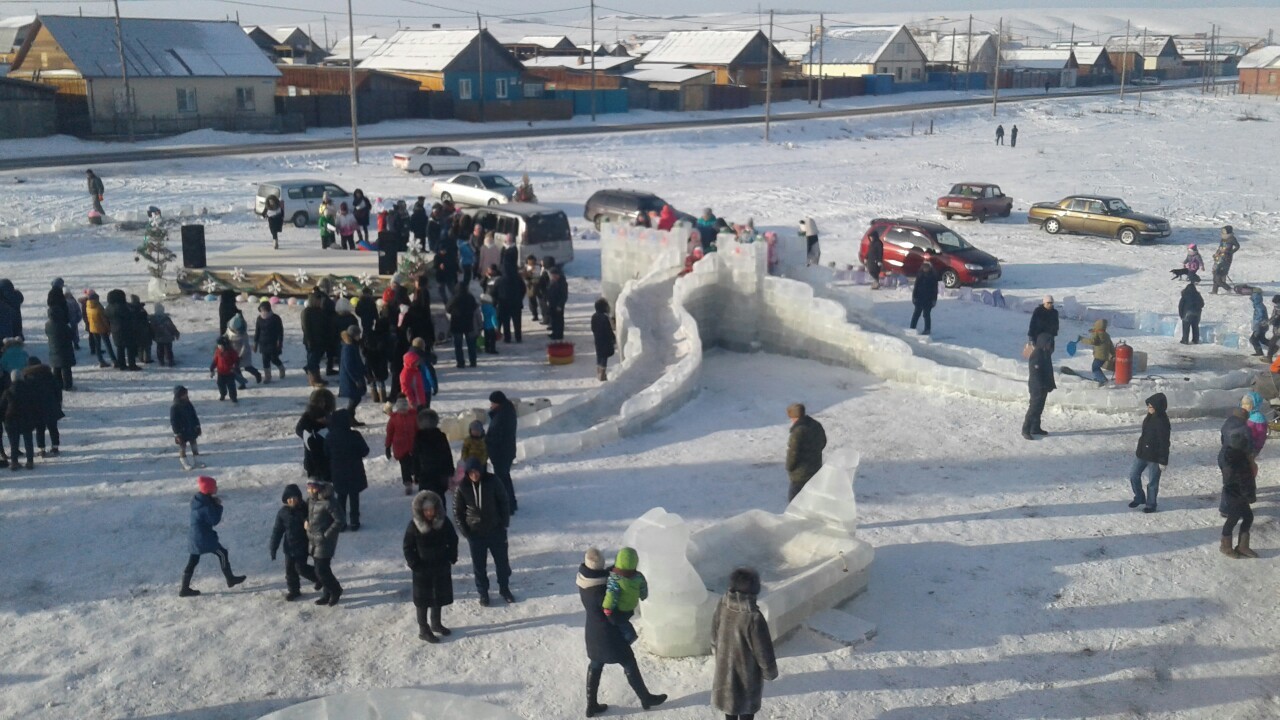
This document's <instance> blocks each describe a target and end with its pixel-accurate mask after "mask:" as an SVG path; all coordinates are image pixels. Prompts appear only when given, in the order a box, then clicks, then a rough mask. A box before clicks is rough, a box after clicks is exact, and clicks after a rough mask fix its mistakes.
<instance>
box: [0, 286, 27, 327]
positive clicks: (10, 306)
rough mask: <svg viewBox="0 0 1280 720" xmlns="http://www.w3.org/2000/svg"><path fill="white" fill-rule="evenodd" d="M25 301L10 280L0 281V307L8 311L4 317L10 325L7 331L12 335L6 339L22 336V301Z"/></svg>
mask: <svg viewBox="0 0 1280 720" xmlns="http://www.w3.org/2000/svg"><path fill="white" fill-rule="evenodd" d="M25 299H26V298H24V297H23V295H22V292H21V291H20V290H18V289H17V288H15V287H14V286H13V281H12V280H9V279H8V278H5V279H2V280H0V305H4V306H5V310H7V311H8V312H5V313H4V315H5V320H7V321H8V324H9V325H10V330H9V331H10V332H11V333H12V335H8V336H7V337H14V336H19V335H23V332H22V301H23V300H25Z"/></svg>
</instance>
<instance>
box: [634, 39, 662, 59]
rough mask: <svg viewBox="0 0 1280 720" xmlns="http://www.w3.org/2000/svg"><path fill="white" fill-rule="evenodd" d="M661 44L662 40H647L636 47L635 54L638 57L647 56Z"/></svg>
mask: <svg viewBox="0 0 1280 720" xmlns="http://www.w3.org/2000/svg"><path fill="white" fill-rule="evenodd" d="M661 44H662V38H649V39H648V40H645V41H644V42H642V43H640V44H639V45H637V46H636V49H635V54H636V55H640V56H642V57H643V56H645V55H648V54H649V53H651V52H653V49H654V48H656V47H658V46H659V45H661Z"/></svg>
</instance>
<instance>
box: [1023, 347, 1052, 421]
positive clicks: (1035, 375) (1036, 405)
mask: <svg viewBox="0 0 1280 720" xmlns="http://www.w3.org/2000/svg"><path fill="white" fill-rule="evenodd" d="M1052 353H1053V336H1052V335H1050V334H1049V333H1047V332H1046V333H1040V335H1039V336H1038V337H1037V338H1036V342H1035V345H1034V347H1033V349H1032V351H1031V357H1029V358H1027V369H1028V376H1027V389H1028V390H1029V391H1030V393H1031V401H1030V403H1029V404H1028V406H1027V414H1026V416H1025V417H1024V418H1023V419H1022V438H1023V439H1024V440H1034V439H1035V438H1034V436H1035V435H1048V434H1049V433H1047V432H1045V431H1044V428H1042V427H1040V416H1041V415H1043V414H1044V403H1045V401H1046V400H1048V399H1049V393H1051V392H1053V391H1054V390H1056V389H1058V385H1057V383H1055V382H1054V380H1053V355H1052Z"/></svg>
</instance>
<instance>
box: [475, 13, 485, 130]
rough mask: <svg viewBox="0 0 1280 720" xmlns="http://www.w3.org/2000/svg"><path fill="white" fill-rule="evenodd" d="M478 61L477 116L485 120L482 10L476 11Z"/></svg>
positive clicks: (481, 120)
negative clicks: (478, 91) (478, 89)
mask: <svg viewBox="0 0 1280 720" xmlns="http://www.w3.org/2000/svg"><path fill="white" fill-rule="evenodd" d="M476 61H477V65H478V69H479V71H480V94H479V95H477V96H476V97H477V98H478V99H479V105H477V106H476V107H477V113H476V117H478V118H479V119H480V122H484V27H483V26H482V25H481V24H480V12H479V11H476Z"/></svg>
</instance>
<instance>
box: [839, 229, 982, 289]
mask: <svg viewBox="0 0 1280 720" xmlns="http://www.w3.org/2000/svg"><path fill="white" fill-rule="evenodd" d="M872 230H875V231H877V232H879V233H880V241H881V242H882V243H883V244H884V265H883V268H884V272H886V273H890V272H892V273H898V274H900V275H906V276H908V277H915V275H916V273H918V272H920V265H921V263H923V262H924V261H925V260H924V257H925V251H926V250H932V251H933V252H934V258H933V267H934V269H935V270H937V271H938V275H939V277H941V278H942V283H943V284H944V285H946V286H947V287H949V288H954V287H959V286H960V285H977V284H978V283H981V282H985V281H987V280H996V279H999V277H1000V274H1001V270H1000V261H999V260H997V259H996V258H995V257H994V256H993V255H990V254H988V253H985V252H983V251H981V250H979V249H978V248H976V247H974V246H972V245H970V244H969V242H968V241H967V240H965V239H964V238H962V237H960V236H959V235H957V234H956V233H955V232H954V231H953V230H951V229H950V228H948V227H947V226H946V225H943V224H942V223H936V222H930V221H928V220H911V219H897V220H890V219H886V218H876V219H875V220H872V221H871V227H870V228H868V229H867V232H866V233H865V234H864V235H863V236H862V247H861V249H859V250H858V259H859V260H860V261H863V262H865V261H866V259H867V246H868V245H870V244H871V231H872Z"/></svg>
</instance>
